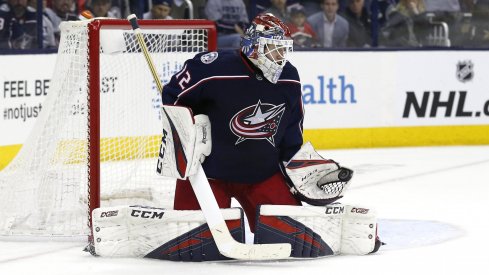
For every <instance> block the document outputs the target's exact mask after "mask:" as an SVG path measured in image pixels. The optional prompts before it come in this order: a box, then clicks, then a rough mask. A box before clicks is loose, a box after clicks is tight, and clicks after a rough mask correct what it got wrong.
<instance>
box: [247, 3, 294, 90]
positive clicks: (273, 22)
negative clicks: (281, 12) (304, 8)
mask: <svg viewBox="0 0 489 275" xmlns="http://www.w3.org/2000/svg"><path fill="white" fill-rule="evenodd" d="M288 37H290V31H289V28H288V27H287V26H286V25H285V24H284V23H283V22H282V21H280V19H278V18H277V17H275V16H273V15H272V14H271V13H266V14H260V15H258V16H256V17H255V19H253V22H252V23H251V26H250V27H249V28H248V29H247V30H246V33H245V35H244V36H243V38H242V39H241V46H242V47H241V51H242V52H243V53H244V54H245V55H246V56H247V57H248V59H249V60H250V61H251V62H253V64H255V66H257V67H258V68H259V69H260V70H261V71H262V72H263V76H264V77H265V78H266V79H268V80H269V81H270V82H272V83H277V81H278V79H279V77H280V74H281V73H282V69H283V67H284V66H285V64H286V63H287V55H288V53H289V52H291V51H292V42H293V41H292V40H291V39H289V38H288Z"/></svg>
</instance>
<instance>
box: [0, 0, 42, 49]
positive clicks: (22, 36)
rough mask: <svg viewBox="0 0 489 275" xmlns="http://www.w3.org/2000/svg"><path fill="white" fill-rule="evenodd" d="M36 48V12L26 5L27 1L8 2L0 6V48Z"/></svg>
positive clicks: (13, 0)
mask: <svg viewBox="0 0 489 275" xmlns="http://www.w3.org/2000/svg"><path fill="white" fill-rule="evenodd" d="M36 47H37V21H36V11H35V10H34V9H33V8H31V7H29V6H28V5H27V0H8V1H7V2H6V3H2V4H0V48H1V49H33V48H36Z"/></svg>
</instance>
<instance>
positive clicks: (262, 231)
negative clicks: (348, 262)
mask: <svg viewBox="0 0 489 275" xmlns="http://www.w3.org/2000/svg"><path fill="white" fill-rule="evenodd" d="M376 230H377V222H376V215H375V211H373V210H372V209H368V208H364V207H356V206H351V205H342V204H332V205H328V206H288V205H262V206H261V207H260V215H259V218H258V223H257V229H256V233H255V243H258V244H262V243H278V242H280V243H284V242H288V243H290V244H291V245H292V257H300V258H303V257H306V258H308V257H321V256H331V255H339V254H354V255H365V254H368V253H371V252H373V251H374V248H375V244H376Z"/></svg>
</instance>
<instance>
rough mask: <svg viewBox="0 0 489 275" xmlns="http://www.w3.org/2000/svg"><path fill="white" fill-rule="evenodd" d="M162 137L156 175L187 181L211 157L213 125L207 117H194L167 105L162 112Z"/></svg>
mask: <svg viewBox="0 0 489 275" xmlns="http://www.w3.org/2000/svg"><path fill="white" fill-rule="evenodd" d="M161 112H162V120H163V135H162V138H161V145H160V151H159V154H158V164H157V167H156V172H157V173H158V174H160V175H162V176H166V177H172V178H178V179H186V178H187V177H188V176H191V175H194V174H195V173H196V172H197V168H198V167H199V164H200V163H202V162H203V161H204V159H205V157H206V156H208V155H209V154H210V153H211V149H212V140H211V123H210V121H209V117H207V116H206V115H196V116H193V115H192V111H191V110H190V109H189V108H187V107H181V106H171V105H165V106H163V107H162V109H161Z"/></svg>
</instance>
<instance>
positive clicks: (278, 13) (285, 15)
mask: <svg viewBox="0 0 489 275" xmlns="http://www.w3.org/2000/svg"><path fill="white" fill-rule="evenodd" d="M270 3H272V5H271V6H270V7H269V8H268V9H266V10H265V11H264V12H263V13H271V14H273V15H274V16H275V17H277V18H278V19H280V20H281V21H282V22H288V21H289V20H290V15H289V12H288V10H287V0H270Z"/></svg>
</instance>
